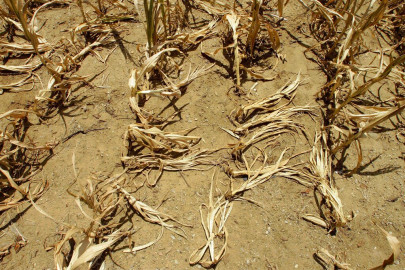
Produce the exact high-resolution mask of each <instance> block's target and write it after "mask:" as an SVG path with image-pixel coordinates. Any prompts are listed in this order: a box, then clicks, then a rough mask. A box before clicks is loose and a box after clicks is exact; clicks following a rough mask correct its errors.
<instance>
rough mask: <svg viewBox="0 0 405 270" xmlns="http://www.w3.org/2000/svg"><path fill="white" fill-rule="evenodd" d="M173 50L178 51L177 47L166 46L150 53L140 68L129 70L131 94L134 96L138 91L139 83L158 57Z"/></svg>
mask: <svg viewBox="0 0 405 270" xmlns="http://www.w3.org/2000/svg"><path fill="white" fill-rule="evenodd" d="M173 51H177V52H180V51H179V50H178V49H176V48H167V49H164V50H162V51H160V52H158V53H156V54H154V55H152V56H151V57H149V58H147V59H146V60H145V62H144V63H143V64H142V67H141V68H140V70H137V69H135V68H134V69H133V70H132V71H131V78H130V79H129V83H128V85H129V88H130V89H131V96H132V97H133V96H135V95H136V94H137V93H138V91H139V84H140V83H141V82H142V80H144V76H145V75H146V74H147V73H148V72H150V71H152V69H153V68H154V67H155V66H156V65H157V63H158V61H159V59H160V57H161V56H162V55H163V54H165V53H168V52H173Z"/></svg>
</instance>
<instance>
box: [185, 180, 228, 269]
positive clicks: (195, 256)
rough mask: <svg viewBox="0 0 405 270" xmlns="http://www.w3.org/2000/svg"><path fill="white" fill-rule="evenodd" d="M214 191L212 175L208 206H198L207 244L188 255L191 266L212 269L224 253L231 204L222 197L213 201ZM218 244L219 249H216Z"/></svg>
mask: <svg viewBox="0 0 405 270" xmlns="http://www.w3.org/2000/svg"><path fill="white" fill-rule="evenodd" d="M215 189H216V186H215V173H214V175H213V176H212V180H211V188H210V193H209V201H208V205H206V204H202V205H201V206H200V215H201V224H202V226H203V229H204V232H205V238H206V239H207V242H206V243H205V244H204V245H202V246H201V247H200V248H198V249H197V250H195V251H194V252H193V253H192V254H191V255H190V258H189V263H190V264H191V265H195V264H200V265H201V266H203V267H205V268H211V267H214V266H215V265H217V264H218V262H219V261H220V260H221V259H222V258H223V256H224V255H225V253H226V249H227V243H228V232H227V230H226V227H225V223H226V221H227V220H228V218H229V215H230V214H231V211H232V206H233V203H232V202H230V201H228V200H224V196H223V195H222V196H220V197H218V198H217V199H216V200H215V198H214V196H215V195H214V192H215ZM214 200H215V201H214ZM205 209H206V210H207V213H206V215H204V210H205ZM218 242H219V243H218ZM218 244H219V247H217V245H218ZM207 251H208V258H207V259H204V255H205V254H206V253H207Z"/></svg>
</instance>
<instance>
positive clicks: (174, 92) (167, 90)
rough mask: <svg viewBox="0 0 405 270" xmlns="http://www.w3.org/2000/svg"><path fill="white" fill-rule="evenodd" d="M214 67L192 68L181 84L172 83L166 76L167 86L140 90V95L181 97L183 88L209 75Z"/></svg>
mask: <svg viewBox="0 0 405 270" xmlns="http://www.w3.org/2000/svg"><path fill="white" fill-rule="evenodd" d="M212 67H213V65H211V66H208V67H204V68H198V67H197V68H195V69H194V70H192V68H191V66H190V69H189V72H188V74H187V76H186V77H185V78H184V79H182V80H181V81H179V82H171V81H170V80H169V79H168V77H167V76H166V78H167V79H166V81H167V82H166V84H167V86H165V87H162V88H159V89H149V90H140V91H138V92H137V93H138V94H157V93H159V94H161V95H162V96H175V97H177V98H179V97H180V95H181V91H180V89H181V88H182V87H185V86H187V85H189V84H190V83H191V82H192V81H194V80H195V79H196V78H197V77H200V76H202V75H204V74H206V73H207V71H208V70H209V69H211V68H212Z"/></svg>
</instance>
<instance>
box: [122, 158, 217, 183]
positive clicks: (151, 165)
mask: <svg viewBox="0 0 405 270" xmlns="http://www.w3.org/2000/svg"><path fill="white" fill-rule="evenodd" d="M213 152H214V151H208V150H201V151H196V152H190V153H187V154H185V155H183V156H180V157H178V158H172V157H170V156H167V155H162V154H157V153H153V154H148V155H137V156H125V157H122V158H121V161H122V162H123V163H124V164H125V167H126V168H129V169H132V170H138V171H143V170H151V169H158V170H159V174H158V176H157V177H155V178H154V179H153V180H152V181H150V180H149V177H148V180H147V181H148V185H150V186H155V185H156V183H157V181H158V180H159V178H160V176H161V174H162V173H163V171H185V170H207V169H209V168H210V167H208V168H207V166H208V165H211V166H212V165H213V162H212V161H211V160H209V159H208V157H210V156H211V155H212V153H213Z"/></svg>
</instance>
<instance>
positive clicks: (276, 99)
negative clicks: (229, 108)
mask: <svg viewBox="0 0 405 270" xmlns="http://www.w3.org/2000/svg"><path fill="white" fill-rule="evenodd" d="M300 78H301V76H300V73H298V75H297V78H296V79H295V80H294V81H293V82H291V83H287V84H286V85H285V86H283V87H282V88H280V89H279V90H278V91H277V92H276V93H275V94H274V95H272V96H270V97H267V98H264V99H262V100H259V101H255V102H253V103H251V104H248V105H244V106H242V107H241V108H240V109H239V110H238V111H237V112H236V114H235V119H236V120H237V121H238V122H239V123H241V122H243V121H244V120H245V119H246V118H248V116H249V115H250V114H252V113H254V112H257V111H259V112H271V111H274V110H277V107H275V106H277V105H278V104H279V103H280V102H281V100H282V99H283V98H286V99H288V100H292V99H293V98H294V97H295V93H296V90H297V88H298V86H299V85H300V83H301V81H300Z"/></svg>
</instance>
